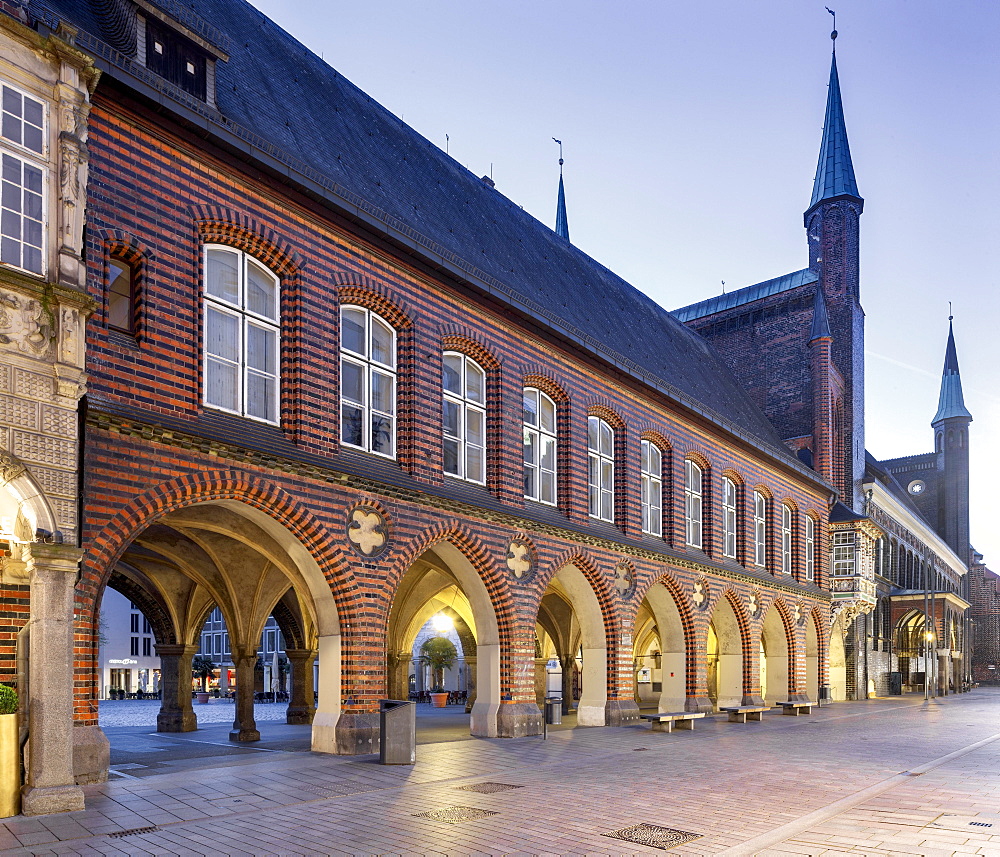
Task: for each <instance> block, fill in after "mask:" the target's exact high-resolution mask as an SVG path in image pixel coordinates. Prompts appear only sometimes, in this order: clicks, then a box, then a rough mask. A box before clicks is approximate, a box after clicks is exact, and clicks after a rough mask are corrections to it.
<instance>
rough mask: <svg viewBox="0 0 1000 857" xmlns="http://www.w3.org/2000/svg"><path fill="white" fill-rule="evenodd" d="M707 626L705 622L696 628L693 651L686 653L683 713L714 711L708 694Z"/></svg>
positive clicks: (708, 712) (709, 712)
mask: <svg viewBox="0 0 1000 857" xmlns="http://www.w3.org/2000/svg"><path fill="white" fill-rule="evenodd" d="M708 625H709V623H708V622H707V621H706V622H704V624H702V625H701V626H700V627H699V628H698V633H697V634H696V636H695V641H694V644H693V646H694V647H693V649H691V650H690V651H688V652H687V662H686V664H685V666H686V674H687V679H686V681H685V694H686V696H685V699H684V710H685V711H700V712H702V713H704V714H711V713H712V712H713V711H715V706H714V705H713V704H712V697H711V696H710V695H709V692H708Z"/></svg>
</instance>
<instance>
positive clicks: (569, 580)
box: [535, 565, 608, 726]
mask: <svg viewBox="0 0 1000 857" xmlns="http://www.w3.org/2000/svg"><path fill="white" fill-rule="evenodd" d="M535 633H536V639H537V640H538V649H537V651H536V653H535V654H536V655H537V656H538V661H541V662H544V663H545V664H546V665H548V664H550V663H553V662H554V666H553V668H551V669H548V668H547V670H546V672H547V676H548V677H547V681H546V684H545V685H544V686H542V687H539V683H538V682H537V681H536V691H537V692H538V703H539V705H541V704H542V703H543V697H544V696H546V695H548V693H551V694H552V695H553V696H560V697H561V698H562V713H563V716H564V717H566V716H569V718H570V720H569V722H570V723H572V722H573V721H572V717H573V715H575V718H576V720H575V725H577V726H605V725H606V724H607V714H606V709H607V703H608V649H607V636H606V633H605V629H604V614H603V612H602V611H601V605H600V602H599V601H598V599H597V595H596V593H595V592H594V590H593V588H592V587H591V585H590V582H589V581H588V580H587V578H586V577H585V576H584V574H583V572H582V571H580V569H578V568H577V567H576V566H575V565H566V566H563V567H562V568H560V569H559V571H558V572H556V574H555V576H554V577H553V578H552V580H551V581H549V585H548V587H547V588H546V590H545V592H544V593H543V595H542V600H541V603H540V605H539V608H538V617H537V619H536V627H535ZM549 688H551V690H549ZM557 688H558V690H557Z"/></svg>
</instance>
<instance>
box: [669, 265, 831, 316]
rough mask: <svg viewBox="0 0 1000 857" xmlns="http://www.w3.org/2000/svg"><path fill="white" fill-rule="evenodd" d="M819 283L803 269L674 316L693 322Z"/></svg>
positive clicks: (683, 310) (707, 301) (729, 293)
mask: <svg viewBox="0 0 1000 857" xmlns="http://www.w3.org/2000/svg"><path fill="white" fill-rule="evenodd" d="M817 282H819V277H818V276H817V275H816V272H815V271H813V270H812V269H810V268H803V269H802V270H801V271H793V272H792V273H790V274H782V275H781V276H780V277H775V278H774V279H771V280H764V282H762V283H755V284H754V285H752V286H744V287H743V288H742V289H736V290H735V291H732V292H726V293H725V294H723V295H716V296H715V297H711V298H706V299H705V300H703V301H698V303H696V304H688V305H687V306H685V307H681V308H680V309H675V310H674V316H676V317H677V318H678V319H680V320H681V321H684V322H687V321H692V320H693V319H696V318H704V317H705V316H708V315H714V314H715V313H717V312H723V311H724V310H729V309H735V308H736V307H738V306H743V305H744V304H750V303H753V302H754V301H758V300H760V299H761V298H768V297H770V296H771V295H777V294H780V293H781V292H788V291H791V290H792V289H797V288H798V287H799V286H807V285H809V284H811V283H817Z"/></svg>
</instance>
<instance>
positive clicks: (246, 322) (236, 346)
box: [204, 244, 280, 424]
mask: <svg viewBox="0 0 1000 857" xmlns="http://www.w3.org/2000/svg"><path fill="white" fill-rule="evenodd" d="M279 300H280V289H279V287H278V278H277V277H276V276H275V275H274V274H273V273H271V271H269V270H268V269H267V268H265V267H264V266H263V265H262V264H261V263H260V262H258V261H257V260H256V259H254V258H253V257H252V256H249V255H247V254H246V253H244V252H243V251H241V250H234V249H233V248H232V247H224V246H219V245H212V244H209V245H206V247H205V298H204V301H205V303H204V310H205V320H204V324H205V394H204V396H205V404H206V405H209V406H211V407H213V408H219V409H221V410H224V411H230V412H231V413H234V414H240V415H242V416H246V417H252V418H253V419H257V420H263V421H264V422H268V423H275V424H276V423H277V422H278V398H279V394H280V387H279V383H278V359H279V355H278V345H279V341H280V340H279V333H280V316H279Z"/></svg>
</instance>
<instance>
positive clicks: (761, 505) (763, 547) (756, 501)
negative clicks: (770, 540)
mask: <svg viewBox="0 0 1000 857" xmlns="http://www.w3.org/2000/svg"><path fill="white" fill-rule="evenodd" d="M753 561H754V564H755V565H759V566H765V565H767V497H765V496H764V495H763V494H761V493H760V491H754V492H753Z"/></svg>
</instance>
